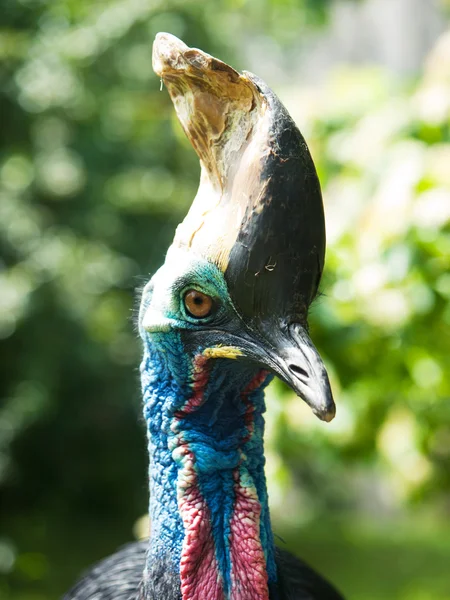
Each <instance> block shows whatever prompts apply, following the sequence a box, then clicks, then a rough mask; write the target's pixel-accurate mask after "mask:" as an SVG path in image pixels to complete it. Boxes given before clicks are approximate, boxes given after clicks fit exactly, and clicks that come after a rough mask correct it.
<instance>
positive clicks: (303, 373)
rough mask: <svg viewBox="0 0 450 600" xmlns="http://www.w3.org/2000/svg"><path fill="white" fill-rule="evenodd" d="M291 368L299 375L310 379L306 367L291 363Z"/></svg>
mask: <svg viewBox="0 0 450 600" xmlns="http://www.w3.org/2000/svg"><path fill="white" fill-rule="evenodd" d="M289 370H290V371H292V372H293V373H295V374H296V375H297V376H298V377H303V378H304V379H308V377H309V375H308V373H307V372H306V371H305V369H302V368H301V367H299V366H298V365H289Z"/></svg>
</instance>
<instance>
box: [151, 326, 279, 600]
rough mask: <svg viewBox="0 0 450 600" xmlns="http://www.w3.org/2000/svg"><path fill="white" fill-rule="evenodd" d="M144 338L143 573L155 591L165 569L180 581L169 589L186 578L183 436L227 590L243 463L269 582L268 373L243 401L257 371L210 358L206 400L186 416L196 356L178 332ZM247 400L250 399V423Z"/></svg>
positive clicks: (272, 560) (271, 574) (273, 573)
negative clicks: (146, 530) (257, 508)
mask: <svg viewBox="0 0 450 600" xmlns="http://www.w3.org/2000/svg"><path fill="white" fill-rule="evenodd" d="M143 341H144V357H143V361H142V364H141V378H142V390H143V397H144V417H145V420H146V422H147V426H148V437H149V453H150V519H151V536H150V545H149V551H148V558H147V567H146V573H145V575H144V579H146V580H147V584H146V586H147V589H148V593H149V596H151V594H152V591H153V592H154V593H156V592H157V591H158V590H157V589H156V588H155V587H154V585H155V584H154V580H155V579H158V577H160V575H161V574H162V573H164V576H165V577H166V578H167V577H169V578H170V577H171V578H172V579H174V580H175V581H176V584H173V583H172V588H171V589H175V588H176V587H177V586H178V590H179V585H180V560H181V556H182V551H183V543H184V541H185V527H184V524H183V519H182V515H181V514H180V508H179V506H180V505H179V502H180V485H179V474H180V461H179V460H178V455H177V451H176V449H177V446H179V443H180V439H182V440H183V443H184V444H186V445H187V446H188V447H189V450H190V451H191V452H192V454H193V456H194V457H195V473H196V481H197V484H198V487H199V490H200V492H201V495H202V497H203V498H204V500H205V502H206V504H207V507H208V509H209V515H210V517H209V518H210V521H211V532H212V536H213V538H214V546H213V547H214V548H215V557H216V562H217V569H218V571H219V577H220V578H221V581H222V586H223V591H224V597H225V598H227V597H228V595H229V590H230V585H231V582H230V577H231V575H230V573H231V568H232V567H231V564H230V562H231V559H230V552H229V539H230V521H231V517H232V512H233V505H234V496H235V494H234V482H235V480H236V475H235V474H236V469H240V470H241V472H242V470H244V471H245V479H246V481H247V483H248V482H250V485H251V486H254V488H256V492H257V498H258V501H259V504H260V505H261V515H260V523H259V533H260V541H261V546H262V549H263V552H264V556H265V559H266V570H267V576H268V582H269V586H270V584H271V583H274V582H275V581H276V567H275V558H274V543H273V537H272V530H271V526H270V517H269V508H268V498H267V489H266V480H265V475H264V463H265V458H264V448H263V432H264V419H263V416H262V415H263V412H264V411H265V404H264V392H263V388H264V387H265V385H266V384H267V383H268V381H269V380H270V376H269V377H266V378H265V380H264V379H263V383H261V384H260V385H258V387H257V388H256V389H255V390H254V391H252V392H251V393H250V394H249V395H248V396H247V401H246V402H244V400H245V399H244V400H243V396H242V392H243V391H244V390H245V389H246V388H247V386H248V385H249V383H250V382H251V381H254V378H255V376H257V374H258V371H256V370H255V369H250V368H249V367H248V366H243V363H239V362H238V361H235V360H228V359H216V360H212V361H206V362H207V364H206V366H205V369H203V375H205V378H204V381H205V385H204V386H203V387H204V389H203V400H204V402H203V403H202V404H201V406H199V407H197V408H196V409H195V410H194V411H192V412H191V413H189V414H184V415H183V416H182V418H180V411H182V409H183V407H185V406H186V403H188V402H189V400H190V399H192V397H193V393H194V392H193V390H194V389H195V385H193V381H194V379H196V377H197V379H198V371H199V370H198V369H197V376H194V374H193V357H192V356H187V355H186V353H185V351H184V348H183V344H182V341H181V338H180V336H179V334H178V333H176V332H171V333H152V334H149V333H144V335H143ZM200 379H201V377H200ZM200 383H201V382H200ZM198 385H199V384H198V382H197V387H198ZM249 403H250V404H251V405H252V407H251V419H252V424H253V425H252V427H251V428H249V414H248V413H249ZM250 429H251V430H250ZM233 473H234V478H235V479H234V480H233ZM247 475H248V476H247ZM158 565H159V566H158ZM158 574H159V575H158ZM169 587H170V586H169ZM169 595H170V594H169Z"/></svg>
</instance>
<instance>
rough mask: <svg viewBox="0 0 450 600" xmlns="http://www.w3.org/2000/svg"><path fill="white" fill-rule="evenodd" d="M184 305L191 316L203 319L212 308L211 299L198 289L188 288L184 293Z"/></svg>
mask: <svg viewBox="0 0 450 600" xmlns="http://www.w3.org/2000/svg"><path fill="white" fill-rule="evenodd" d="M183 300H184V306H185V308H186V310H187V312H188V314H189V315H190V316H191V317H195V318H196V319H203V318H204V317H208V316H209V315H210V314H211V312H212V309H213V299H212V298H211V296H207V295H206V294H203V293H202V292H199V291H198V290H188V291H187V292H186V293H185V294H184V298H183Z"/></svg>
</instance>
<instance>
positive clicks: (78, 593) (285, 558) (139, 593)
mask: <svg viewBox="0 0 450 600" xmlns="http://www.w3.org/2000/svg"><path fill="white" fill-rule="evenodd" d="M147 545H148V543H147V542H137V543H134V544H128V545H127V546H125V547H124V548H122V549H121V550H119V551H118V552H116V553H115V554H113V555H112V556H110V557H109V558H106V559H105V560H102V561H101V562H99V563H97V564H96V565H95V566H94V567H93V568H92V569H91V570H90V571H89V572H88V573H87V574H86V575H85V576H84V577H83V578H82V579H81V580H80V581H79V582H78V583H77V584H76V585H75V586H74V587H73V588H72V589H71V590H70V591H69V592H68V593H67V594H66V595H65V596H64V598H63V600H159V599H150V598H149V597H148V596H147V595H146V594H145V590H144V589H143V585H142V573H143V570H144V565H145V554H146V550H147ZM276 562H277V567H278V584H277V588H276V589H275V590H274V591H273V593H271V600H272V596H273V600H343V596H341V595H340V593H339V592H338V591H337V590H336V589H335V588H334V587H333V586H332V585H331V584H330V583H328V581H326V580H325V579H324V578H323V577H322V576H321V575H319V574H318V573H316V571H314V569H312V568H311V567H310V566H308V565H307V564H306V563H305V562H303V561H302V560H300V559H298V558H296V557H295V556H293V555H292V554H290V553H289V552H287V551H286V550H280V549H279V548H277V549H276ZM161 583H162V585H161V586H159V589H160V591H161V599H162V600H179V599H180V598H181V594H180V593H174V591H173V585H171V583H169V582H161ZM205 600H208V599H207V598H205Z"/></svg>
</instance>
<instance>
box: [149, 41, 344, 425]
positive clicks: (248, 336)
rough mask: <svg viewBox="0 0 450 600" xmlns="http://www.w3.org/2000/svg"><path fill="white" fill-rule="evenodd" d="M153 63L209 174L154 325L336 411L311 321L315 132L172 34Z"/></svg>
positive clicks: (163, 274) (319, 263)
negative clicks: (310, 141)
mask: <svg viewBox="0 0 450 600" xmlns="http://www.w3.org/2000/svg"><path fill="white" fill-rule="evenodd" d="M153 68H154V70H155V71H156V73H157V74H158V75H159V76H160V77H161V78H162V80H163V81H164V83H165V85H166V86H167V88H168V90H169V93H170V96H171V98H172V100H173V103H174V105H175V109H176V111H177V115H178V118H179V120H180V122H181V124H182V126H183V128H184V130H185V132H186V134H187V136H188V138H189V139H190V141H191V143H192V145H193V147H194V149H195V151H196V152H197V154H198V156H199V158H200V163H201V181H200V186H199V190H198V193H197V195H196V197H195V200H194V202H193V204H192V206H191V209H190V210H189V213H188V215H187V216H186V218H185V220H184V221H183V223H181V224H180V225H179V226H178V228H177V231H176V235H175V239H174V241H173V244H172V246H171V247H170V249H169V251H168V253H167V256H166V260H165V263H164V265H163V266H162V267H161V268H160V269H159V270H158V271H157V273H156V274H155V275H154V276H153V277H152V279H151V280H150V282H149V283H148V284H147V286H146V288H145V289H144V293H143V297H142V303H141V310H140V327H141V332H142V335H144V336H150V337H151V339H152V343H153V344H154V345H156V346H158V345H159V347H160V348H161V349H162V351H164V352H165V353H166V355H170V356H171V357H172V358H171V360H172V359H173V360H174V361H179V360H181V358H182V357H181V356H179V354H180V353H181V354H183V356H184V357H186V356H187V357H191V358H193V357H194V356H199V355H202V356H204V357H205V358H207V359H208V360H209V359H223V360H226V361H228V362H229V363H230V366H231V361H234V362H233V365H235V368H236V369H239V368H242V365H243V364H245V365H248V366H249V367H251V368H257V369H264V370H267V371H269V372H271V373H273V374H275V375H277V376H278V377H280V378H281V379H282V380H283V381H285V382H286V383H287V384H288V385H289V386H290V387H291V388H292V389H293V390H294V391H295V392H296V393H297V394H298V395H299V396H300V397H301V398H303V400H305V401H306V402H307V403H308V405H309V406H310V407H311V408H312V410H313V411H314V413H315V414H316V415H317V416H318V417H319V418H321V419H323V420H326V421H329V420H331V419H332V418H333V417H334V414H335V406H334V402H333V397H332V393H331V389H330V384H329V381H328V376H327V373H326V370H325V367H324V365H323V362H322V360H321V358H320V356H319V354H318V352H317V350H316V349H315V347H314V345H313V344H312V342H311V340H310V338H309V335H308V327H307V313H308V308H309V306H310V304H311V302H312V300H313V299H314V297H315V296H316V294H317V290H318V285H319V281H320V277H321V274H322V269H323V264H324V255H325V226H324V214H323V206H322V197H321V192H320V186H319V182H318V178H317V174H316V171H315V168H314V164H313V161H312V158H311V156H310V154H309V151H308V148H307V146H306V143H305V141H304V139H303V137H302V136H301V134H300V132H299V131H298V129H297V128H296V126H295V124H294V122H293V121H292V119H291V118H290V116H289V115H288V113H287V111H286V110H285V108H284V107H283V105H282V104H281V103H280V101H279V100H278V98H277V97H276V96H275V95H274V94H273V92H272V91H271V90H270V89H269V88H268V87H267V86H266V85H265V83H264V82H262V81H261V80H260V79H258V78H257V77H255V76H254V75H252V74H251V73H248V72H244V73H243V74H240V73H238V72H236V71H235V70H234V69H232V68H231V67H229V66H228V65H226V64H225V63H223V62H221V61H219V60H217V59H215V58H213V57H211V56H209V55H208V54H206V53H204V52H202V51H200V50H197V49H193V48H188V47H187V46H186V45H185V44H184V43H183V42H181V41H180V40H178V39H177V38H175V37H174V36H172V35H169V34H165V33H164V34H159V35H158V36H157V38H156V41H155V44H154V50H153ZM171 336H172V337H171ZM173 336H176V340H177V343H174V341H173V340H174V338H173ZM174 348H176V350H174Z"/></svg>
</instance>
